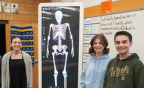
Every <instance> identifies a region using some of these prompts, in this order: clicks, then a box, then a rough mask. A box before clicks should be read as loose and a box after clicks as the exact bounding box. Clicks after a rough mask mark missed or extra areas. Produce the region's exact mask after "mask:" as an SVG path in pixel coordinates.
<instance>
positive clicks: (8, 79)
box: [2, 37, 32, 88]
mask: <svg viewBox="0 0 144 88" xmlns="http://www.w3.org/2000/svg"><path fill="white" fill-rule="evenodd" d="M11 46H12V48H13V51H11V52H8V53H6V54H5V55H4V56H3V59H2V88H32V61H31V57H30V55H28V54H27V53H25V52H23V51H21V50H20V48H21V46H22V43H21V39H20V38H19V37H13V38H12V39H11Z"/></svg>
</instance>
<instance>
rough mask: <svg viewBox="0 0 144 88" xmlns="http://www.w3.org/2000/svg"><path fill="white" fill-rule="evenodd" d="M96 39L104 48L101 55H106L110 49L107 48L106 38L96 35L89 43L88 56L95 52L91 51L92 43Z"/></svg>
mask: <svg viewBox="0 0 144 88" xmlns="http://www.w3.org/2000/svg"><path fill="white" fill-rule="evenodd" d="M96 39H100V41H101V43H102V45H103V47H104V50H103V54H108V53H109V50H110V49H109V48H107V46H108V41H107V39H106V37H105V36H104V35H103V34H97V35H95V36H94V37H93V38H92V40H91V42H90V44H91V47H90V48H89V54H92V53H96V52H95V50H94V49H93V43H94V41H95V40H96Z"/></svg>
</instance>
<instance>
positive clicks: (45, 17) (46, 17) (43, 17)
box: [42, 17, 52, 19]
mask: <svg viewBox="0 0 144 88" xmlns="http://www.w3.org/2000/svg"><path fill="white" fill-rule="evenodd" d="M42 18H44V19H52V18H48V17H42Z"/></svg>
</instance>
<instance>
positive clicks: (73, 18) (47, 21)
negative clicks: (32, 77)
mask: <svg viewBox="0 0 144 88" xmlns="http://www.w3.org/2000/svg"><path fill="white" fill-rule="evenodd" d="M81 10H82V4H81V3H76V4H72V3H63V4H62V3H51V4H50V3H41V4H40V5H39V21H38V22H39V35H38V37H39V45H38V46H39V55H38V56H39V59H40V62H39V73H40V75H39V79H40V81H39V88H77V87H78V84H79V83H80V82H78V80H79V79H78V78H80V77H79V73H80V74H81V72H79V69H80V68H78V67H82V60H80V59H79V58H80V57H81V56H82V54H80V52H81V53H82V51H80V50H82V44H81V43H82V42H80V41H81V40H83V39H82V36H81V35H82V33H83V30H82V26H83V23H82V22H83V20H80V19H83V18H82V17H83V13H82V12H83V11H82V12H81ZM80 31H81V33H80ZM80 45H81V46H80ZM79 65H80V66H79Z"/></svg>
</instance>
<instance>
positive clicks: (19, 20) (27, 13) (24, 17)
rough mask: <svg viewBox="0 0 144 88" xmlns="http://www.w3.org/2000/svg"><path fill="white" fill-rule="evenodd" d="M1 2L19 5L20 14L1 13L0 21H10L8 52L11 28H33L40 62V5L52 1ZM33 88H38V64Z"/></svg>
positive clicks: (36, 57)
mask: <svg viewBox="0 0 144 88" xmlns="http://www.w3.org/2000/svg"><path fill="white" fill-rule="evenodd" d="M0 2H8V3H16V4H18V14H13V13H2V12H0V20H8V24H6V29H5V30H6V36H5V37H6V52H9V51H10V27H11V26H12V25H14V26H20V27H23V26H32V27H33V34H34V55H35V60H38V5H39V3H44V2H47V3H49V2H51V0H0ZM33 88H38V64H37V63H36V64H35V66H34V67H33Z"/></svg>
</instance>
